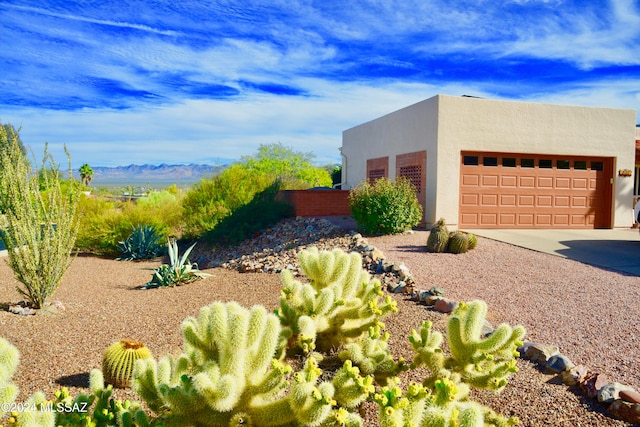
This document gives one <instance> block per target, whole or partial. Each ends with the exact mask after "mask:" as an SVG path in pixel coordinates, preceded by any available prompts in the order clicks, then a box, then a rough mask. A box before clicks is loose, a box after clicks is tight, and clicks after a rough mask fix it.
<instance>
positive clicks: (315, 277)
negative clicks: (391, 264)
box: [276, 247, 398, 352]
mask: <svg viewBox="0 0 640 427" xmlns="http://www.w3.org/2000/svg"><path fill="white" fill-rule="evenodd" d="M298 259H299V261H300V267H301V269H302V271H303V273H304V274H305V275H306V276H307V278H308V279H309V281H310V282H309V283H301V282H300V281H298V280H295V279H294V277H293V275H292V274H291V272H290V271H289V270H284V271H283V272H282V275H281V280H282V282H283V284H284V288H283V290H282V292H281V297H280V308H279V309H278V310H277V311H276V314H277V315H278V317H280V321H281V322H282V324H283V326H284V327H285V332H288V333H289V335H290V341H293V342H295V343H296V344H297V345H298V346H299V347H301V348H302V349H303V350H304V351H305V352H309V351H313V350H315V349H316V348H317V349H318V350H320V351H328V350H329V349H331V348H337V347H338V346H340V345H341V344H343V343H346V342H349V341H353V340H356V339H358V338H360V337H362V336H363V335H365V334H367V333H368V332H369V328H370V327H376V326H381V322H380V319H381V318H382V317H384V316H385V315H387V314H389V313H393V312H396V311H397V310H398V308H397V303H396V301H394V300H393V299H392V298H391V297H390V296H389V295H387V296H386V297H383V292H382V285H381V284H380V281H379V280H377V279H373V280H371V277H370V275H369V274H368V273H367V272H366V271H364V270H363V269H362V256H361V255H360V254H358V253H356V252H352V253H350V254H347V253H346V252H344V251H342V250H340V249H334V250H333V251H319V250H318V248H315V247H313V248H310V249H308V250H304V251H302V252H300V254H299V255H298Z"/></svg>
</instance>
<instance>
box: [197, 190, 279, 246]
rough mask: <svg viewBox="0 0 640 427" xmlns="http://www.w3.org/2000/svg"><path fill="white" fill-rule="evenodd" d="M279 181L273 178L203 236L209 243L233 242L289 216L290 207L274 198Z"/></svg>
mask: <svg viewBox="0 0 640 427" xmlns="http://www.w3.org/2000/svg"><path fill="white" fill-rule="evenodd" d="M280 188H281V183H280V181H276V182H274V183H273V184H271V185H270V186H269V187H267V188H265V189H264V190H263V191H260V192H259V193H257V194H255V195H254V196H253V198H252V199H251V200H250V201H249V202H248V203H246V204H244V205H242V206H240V207H239V208H237V209H235V210H234V211H233V212H232V213H231V214H230V215H229V216H227V217H225V218H223V219H222V220H221V221H220V222H219V223H218V225H217V226H216V227H215V228H214V229H213V230H211V231H210V232H208V233H206V234H205V235H204V236H203V239H204V240H205V241H207V242H208V243H210V244H213V245H226V244H237V243H240V242H242V241H243V240H245V239H247V238H249V237H252V236H253V235H254V234H255V233H258V232H260V231H261V230H264V229H266V228H269V227H271V226H273V225H275V224H276V223H278V221H280V220H282V219H283V218H285V217H288V216H290V215H291V206H290V205H289V204H288V203H286V202H284V201H282V200H279V199H278V198H277V195H278V192H279V191H280Z"/></svg>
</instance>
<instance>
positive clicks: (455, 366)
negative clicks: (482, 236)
mask: <svg viewBox="0 0 640 427" xmlns="http://www.w3.org/2000/svg"><path fill="white" fill-rule="evenodd" d="M486 313H487V305H486V303H484V302H483V301H471V302H469V303H461V304H460V305H458V307H457V308H456V309H455V310H454V312H453V313H452V315H451V317H450V318H449V323H448V327H447V338H448V343H449V348H450V349H451V356H449V357H447V356H445V355H444V353H443V352H442V349H441V348H440V345H441V344H442V339H443V337H442V334H441V333H439V332H434V331H432V330H431V322H424V323H423V324H422V327H421V329H420V331H419V332H417V331H415V330H414V331H412V333H411V337H410V342H411V345H412V346H413V349H414V351H415V352H416V356H415V357H414V360H413V363H412V367H414V368H415V367H419V366H426V367H428V368H429V371H430V375H429V376H427V377H426V378H425V379H424V381H423V383H422V384H411V385H410V386H409V387H408V389H407V391H406V392H405V393H404V394H403V393H402V390H400V388H399V387H398V386H397V384H396V383H394V381H396V380H395V379H394V380H392V381H391V384H390V385H389V386H387V387H383V388H382V389H381V391H380V392H379V393H378V394H376V395H375V397H374V400H375V401H376V402H377V403H378V405H379V406H380V413H379V418H380V425H381V426H383V427H387V426H388V427H391V426H394V427H395V426H398V427H400V426H406V425H414V426H436V425H437V426H444V427H454V426H460V427H476V426H477V427H480V426H486V425H494V426H501V427H502V426H510V425H514V424H517V422H518V420H517V418H504V417H502V416H500V415H498V414H496V413H495V412H493V411H492V410H491V409H489V408H485V407H482V406H481V405H479V404H477V403H475V402H473V401H470V400H469V387H470V386H472V387H476V388H483V389H488V390H493V391H500V390H501V389H502V388H504V386H505V385H506V384H507V377H508V376H509V375H510V374H511V373H513V372H516V371H517V368H516V366H515V360H514V357H516V356H517V354H518V353H517V352H516V348H517V347H518V346H519V345H521V344H522V341H521V338H522V337H523V336H524V334H525V330H524V328H523V327H522V326H516V327H515V328H511V327H510V326H509V325H507V324H502V325H500V326H499V327H498V328H497V329H496V330H495V331H494V332H493V333H492V334H491V335H490V336H488V337H482V334H481V329H482V323H483V321H484V319H485V316H486Z"/></svg>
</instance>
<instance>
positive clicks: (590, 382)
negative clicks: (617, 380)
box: [578, 372, 612, 398]
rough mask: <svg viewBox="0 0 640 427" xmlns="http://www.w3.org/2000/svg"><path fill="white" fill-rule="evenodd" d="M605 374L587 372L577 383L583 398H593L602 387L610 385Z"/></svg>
mask: <svg viewBox="0 0 640 427" xmlns="http://www.w3.org/2000/svg"><path fill="white" fill-rule="evenodd" d="M611 382H612V381H610V380H609V377H607V376H606V375H605V374H600V373H597V372H587V374H586V375H585V376H584V377H582V379H581V380H580V381H578V386H579V387H580V390H582V393H584V395H585V396H587V397H590V398H595V397H597V396H598V392H599V391H600V389H601V388H602V387H604V386H605V385H607V384H609V383H611Z"/></svg>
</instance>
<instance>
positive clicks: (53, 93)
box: [0, 0, 640, 167]
mask: <svg viewBox="0 0 640 427" xmlns="http://www.w3.org/2000/svg"><path fill="white" fill-rule="evenodd" d="M0 45H1V46H2V49H0V70H2V72H1V74H0V121H1V122H2V123H12V124H13V125H14V126H22V131H21V137H22V140H23V141H24V142H25V144H27V145H30V146H31V147H32V148H33V149H34V151H35V153H36V155H41V153H42V146H43V144H44V142H48V143H49V147H50V150H51V151H52V152H53V153H54V156H55V157H56V160H57V161H58V162H61V163H64V156H63V154H62V146H63V144H66V145H67V147H68V149H69V150H70V152H71V156H72V161H73V166H74V167H78V166H79V165H80V164H82V163H85V162H86V163H89V164H90V165H94V166H117V165H128V164H132V163H133V164H143V163H150V164H159V163H205V164H220V163H225V162H227V161H228V159H238V158H239V157H240V156H243V155H251V154H254V153H255V152H256V150H257V148H258V147H259V146H260V145H261V144H272V143H276V142H281V143H282V144H284V145H286V146H289V147H291V148H293V149H294V150H296V151H303V152H312V153H314V154H315V156H316V162H317V163H318V164H326V163H334V162H339V161H340V155H339V151H338V149H339V147H340V146H341V140H342V131H343V130H345V129H348V128H350V127H353V126H355V125H358V124H360V123H362V122H365V121H368V120H371V119H374V118H376V117H378V116H380V115H383V114H386V113H388V112H391V111H394V110H397V109H399V108H402V107H404V106H407V105H410V104H413V103H415V102H418V101H421V100H423V99H426V98H429V97H431V96H434V95H436V94H447V95H463V94H466V95H474V96H481V97H487V98H493V99H510V100H523V101H534V102H549V103H558V104H569V105H584V106H599V107H613V108H630V109H635V110H640V54H639V52H640V4H639V3H638V1H631V0H611V1H600V0H594V1H586V0H581V1H563V0H512V1H509V0H502V1H495V0H468V1H466V0H465V1H461V0H454V1H445V0H370V1H335V0H286V1H284V0H243V1H204V0H198V1H194V0H181V1H175V0H171V1H168V0H167V1H165V0H138V1H120V0H117V1H116V0H100V1H98V0H83V1H70V0H64V1H47V0H44V1H43V0H10V1H2V0H0Z"/></svg>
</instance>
